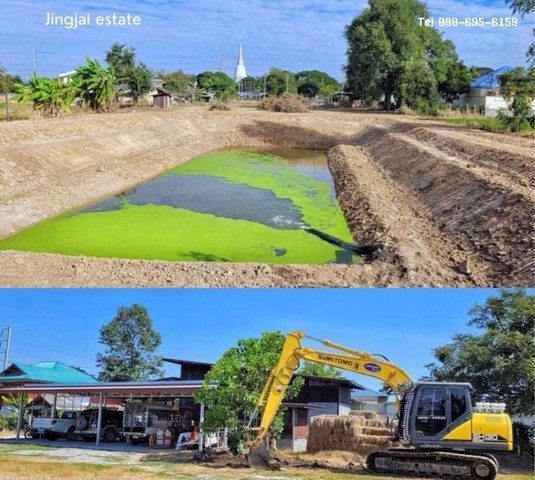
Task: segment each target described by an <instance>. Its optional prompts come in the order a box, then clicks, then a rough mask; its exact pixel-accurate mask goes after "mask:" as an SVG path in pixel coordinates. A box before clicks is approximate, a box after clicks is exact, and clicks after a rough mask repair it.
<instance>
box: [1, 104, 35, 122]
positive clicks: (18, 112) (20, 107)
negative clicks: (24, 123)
mask: <svg viewBox="0 0 535 480" xmlns="http://www.w3.org/2000/svg"><path fill="white" fill-rule="evenodd" d="M31 117H32V107H31V106H30V105H27V104H26V105H24V104H21V103H17V102H9V121H11V120H28V119H30V118H31ZM6 119H7V117H6V102H0V122H4V121H6Z"/></svg>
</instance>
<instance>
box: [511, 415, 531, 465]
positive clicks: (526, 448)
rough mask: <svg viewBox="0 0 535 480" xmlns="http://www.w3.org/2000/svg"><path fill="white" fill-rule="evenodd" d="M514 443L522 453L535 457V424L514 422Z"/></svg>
mask: <svg viewBox="0 0 535 480" xmlns="http://www.w3.org/2000/svg"><path fill="white" fill-rule="evenodd" d="M513 444H514V445H515V449H516V450H517V452H518V453H519V454H520V455H522V456H525V457H530V458H533V426H528V425H525V424H523V423H520V422H514V423H513Z"/></svg>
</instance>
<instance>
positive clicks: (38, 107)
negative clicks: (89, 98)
mask: <svg viewBox="0 0 535 480" xmlns="http://www.w3.org/2000/svg"><path fill="white" fill-rule="evenodd" d="M75 97H76V92H75V90H74V89H73V87H72V85H69V84H65V83H63V82H62V81H61V80H60V79H54V78H47V77H40V76H39V75H37V74H36V73H35V72H34V74H33V77H32V78H31V80H30V82H29V84H28V85H18V86H17V88H16V93H15V96H14V97H13V98H14V100H15V101H17V102H32V104H33V109H34V110H35V111H36V112H37V113H38V114H39V115H42V116H43V117H58V116H60V115H61V114H62V113H63V112H65V111H68V110H69V108H70V106H71V104H72V102H73V101H74V99H75Z"/></svg>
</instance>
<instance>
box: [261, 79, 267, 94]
mask: <svg viewBox="0 0 535 480" xmlns="http://www.w3.org/2000/svg"><path fill="white" fill-rule="evenodd" d="M266 88H267V74H264V95H262V96H263V97H264V98H266V95H267V90H266Z"/></svg>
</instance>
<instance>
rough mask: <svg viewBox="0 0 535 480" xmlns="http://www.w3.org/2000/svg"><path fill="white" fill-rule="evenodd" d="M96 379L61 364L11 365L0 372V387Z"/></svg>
mask: <svg viewBox="0 0 535 480" xmlns="http://www.w3.org/2000/svg"><path fill="white" fill-rule="evenodd" d="M96 381H97V380H96V379H95V378H94V377H93V376H91V375H89V374H88V373H86V372H84V371H82V370H79V369H78V368H74V367H70V366H69V365H66V364H64V363H62V362H55V361H52V362H38V363H32V364H28V363H12V364H11V365H9V367H7V368H6V369H5V370H4V371H2V372H0V386H16V385H21V386H22V385H25V384H29V383H32V384H34V383H96Z"/></svg>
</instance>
